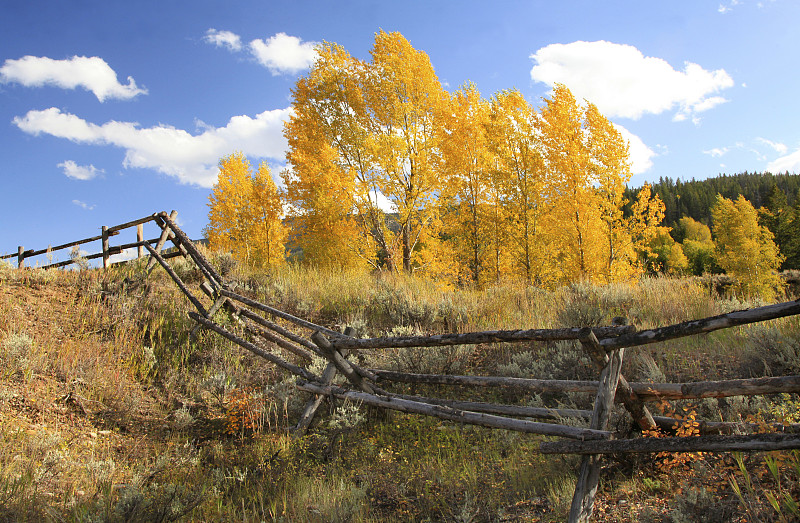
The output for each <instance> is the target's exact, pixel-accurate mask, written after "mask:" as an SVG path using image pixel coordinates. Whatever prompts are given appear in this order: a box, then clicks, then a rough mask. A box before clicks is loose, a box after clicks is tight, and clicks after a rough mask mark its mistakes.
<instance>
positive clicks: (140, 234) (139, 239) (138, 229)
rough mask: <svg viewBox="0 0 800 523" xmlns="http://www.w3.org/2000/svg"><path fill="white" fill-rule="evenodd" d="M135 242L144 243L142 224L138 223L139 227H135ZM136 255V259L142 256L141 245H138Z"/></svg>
mask: <svg viewBox="0 0 800 523" xmlns="http://www.w3.org/2000/svg"><path fill="white" fill-rule="evenodd" d="M136 241H137V242H138V243H141V242H143V241H144V224H143V223H140V224H139V225H137V226H136ZM136 254H137V256H136V258H137V259H141V258H142V256H144V246H143V245H139V247H138V248H137V253H136Z"/></svg>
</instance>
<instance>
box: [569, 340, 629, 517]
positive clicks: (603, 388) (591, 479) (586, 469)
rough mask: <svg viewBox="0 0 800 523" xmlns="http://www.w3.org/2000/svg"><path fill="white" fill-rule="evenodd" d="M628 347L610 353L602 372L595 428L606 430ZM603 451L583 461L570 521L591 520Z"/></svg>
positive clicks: (596, 405) (595, 404)
mask: <svg viewBox="0 0 800 523" xmlns="http://www.w3.org/2000/svg"><path fill="white" fill-rule="evenodd" d="M624 353H625V349H617V350H614V351H612V352H611V354H609V355H608V356H609V357H608V362H607V363H606V366H605V368H604V369H603V372H601V373H600V384H599V386H598V388H597V398H596V399H595V402H594V412H592V422H591V424H590V425H589V426H590V427H591V428H593V429H599V430H606V427H608V418H609V416H610V414H611V409H612V408H613V406H614V396H615V395H616V393H617V384H618V383H619V378H620V371H621V370H622V356H623V354H624ZM602 458H603V456H602V454H589V455H586V456H584V457H583V459H582V460H581V468H580V471H579V472H578V481H577V483H576V484H575V494H574V495H573V497H572V506H571V507H570V511H569V519H568V521H569V523H587V522H588V521H589V518H591V517H592V508H593V505H594V496H595V494H596V493H597V485H598V484H599V482H600V465H601V463H600V462H601V460H602Z"/></svg>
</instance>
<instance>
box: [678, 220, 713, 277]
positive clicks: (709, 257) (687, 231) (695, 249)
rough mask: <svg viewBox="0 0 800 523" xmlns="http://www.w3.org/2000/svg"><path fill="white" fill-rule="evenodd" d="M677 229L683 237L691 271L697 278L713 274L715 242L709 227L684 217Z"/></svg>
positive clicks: (679, 221) (684, 250)
mask: <svg viewBox="0 0 800 523" xmlns="http://www.w3.org/2000/svg"><path fill="white" fill-rule="evenodd" d="M677 228H678V231H679V232H680V233H681V235H682V236H683V241H682V242H681V245H682V247H683V252H684V254H685V255H686V258H687V259H688V261H689V271H690V272H691V273H693V274H696V275H697V276H701V275H702V274H703V273H706V272H711V270H712V269H713V266H714V242H713V241H712V240H711V229H709V228H708V225H705V224H703V223H700V222H698V221H696V220H694V219H693V218H691V217H690V216H684V217H683V218H681V219H680V220H678V227H677Z"/></svg>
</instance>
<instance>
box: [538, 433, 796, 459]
mask: <svg viewBox="0 0 800 523" xmlns="http://www.w3.org/2000/svg"><path fill="white" fill-rule="evenodd" d="M790 449H800V434H782V433H768V434H748V435H738V434H737V435H732V436H688V437H682V438H637V439H618V440H608V441H550V442H544V443H542V444H541V445H540V446H539V452H541V453H543V454H613V453H623V452H624V453H650V452H733V451H744V450H747V451H754V450H757V451H772V450H790Z"/></svg>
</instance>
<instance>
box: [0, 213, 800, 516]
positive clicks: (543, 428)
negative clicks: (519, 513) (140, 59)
mask: <svg viewBox="0 0 800 523" xmlns="http://www.w3.org/2000/svg"><path fill="white" fill-rule="evenodd" d="M175 216H176V213H175V211H173V212H172V214H171V215H167V214H166V213H165V212H161V213H157V214H153V215H152V216H149V217H146V218H142V219H141V220H134V221H132V222H128V223H126V224H123V225H118V226H115V227H109V228H105V227H104V228H103V231H102V232H103V234H102V235H101V237H94V238H89V239H86V240H80V241H79V242H71V243H68V244H64V245H60V246H58V247H56V248H52V249H51V251H52V250H56V249H60V248H66V247H70V246H73V245H78V244H81V243H86V242H90V241H96V240H97V239H100V240H101V241H102V245H103V246H102V252H101V253H100V254H98V255H94V256H95V257H101V256H102V257H103V260H104V264H103V265H104V267H107V266H108V256H109V255H110V254H112V253H113V252H114V251H115V249H120V250H121V249H124V248H131V247H138V248H139V249H140V254H143V253H142V251H141V250H146V251H147V253H148V254H149V256H150V257H151V260H150V264H149V265H150V267H152V266H153V265H152V264H154V263H158V264H159V265H161V267H163V268H164V270H165V271H166V272H167V273H168V274H169V276H170V278H172V280H173V281H174V282H175V284H176V285H177V286H178V287H179V288H180V289H181V291H182V292H183V293H184V294H185V295H186V297H187V298H188V299H189V301H190V302H191V303H192V304H193V306H194V308H195V309H196V312H189V316H190V317H191V318H192V319H193V320H194V321H195V322H196V323H197V326H196V327H195V330H196V329H197V328H201V327H202V328H206V329H209V330H211V331H213V332H216V333H217V334H219V335H220V336H223V337H224V338H226V339H228V340H230V341H232V342H233V343H236V344H237V345H239V346H240V347H242V348H244V349H246V350H249V351H251V352H253V353H254V354H256V355H258V356H260V357H262V358H264V359H266V360H267V361H269V362H270V363H273V364H275V365H277V366H278V367H280V368H281V369H283V370H285V371H287V372H289V373H291V374H293V375H295V376H296V377H297V378H298V379H297V387H298V389H299V390H302V391H305V392H308V393H310V394H311V399H310V400H309V402H308V404H307V405H306V408H305V411H304V412H303V414H302V416H301V418H300V420H299V422H298V424H297V427H296V428H295V433H296V434H298V435H301V434H304V433H305V432H306V431H307V430H308V428H309V427H310V426H311V423H312V421H313V419H314V416H315V414H316V412H317V410H318V409H319V407H320V405H321V403H322V401H323V400H324V398H326V397H328V398H336V399H349V400H353V401H358V402H361V403H363V404H365V405H371V406H375V407H379V408H384V409H391V410H398V411H402V412H408V413H414V414H421V415H426V416H434V417H437V418H441V419H445V420H450V421H453V422H456V423H466V424H474V425H481V426H485V427H490V428H496V429H505V430H514V431H519V432H524V433H531V434H540V435H545V436H553V437H556V438H559V439H557V440H555V441H544V442H542V443H540V447H539V450H540V452H542V453H546V454H558V453H575V454H582V455H583V456H584V457H583V459H582V462H581V466H580V471H579V475H578V482H577V485H576V489H575V494H574V497H573V501H572V507H571V510H570V515H569V521H571V522H573V521H588V520H589V519H590V518H591V514H592V506H593V503H594V497H595V494H596V491H597V486H598V483H599V475H600V468H601V461H602V457H603V455H605V454H609V453H630V452H639V453H643V452H700V451H708V452H727V451H757V450H758V451H760V450H784V449H798V448H800V427H798V426H796V425H791V426H776V427H775V429H776V432H774V433H769V434H754V433H750V434H735V433H734V432H743V431H747V430H748V429H753V428H754V427H749V426H748V425H747V424H742V423H726V422H712V421H701V422H700V425H699V432H700V435H698V436H691V437H665V438H627V437H619V435H618V434H615V433H613V432H612V431H610V430H609V427H608V424H609V416H610V413H611V410H612V407H613V405H614V403H615V402H616V403H620V404H622V405H623V406H624V407H625V409H627V411H628V412H629V413H630V415H631V417H632V419H633V423H635V424H636V425H637V426H638V427H639V428H640V429H642V430H652V429H655V428H657V427H661V428H664V429H667V430H670V429H672V428H673V427H674V426H675V424H676V422H678V421H679V420H676V419H673V418H669V417H663V416H653V415H652V413H651V412H650V410H649V409H648V407H647V405H646V404H647V403H649V402H655V401H664V400H677V399H697V398H721V397H728V396H747V395H762V394H775V393H800V376H782V377H765V378H755V379H738V380H727V381H708V382H695V383H663V384H654V383H630V382H628V381H627V380H626V379H625V377H624V376H623V375H622V374H621V368H622V360H623V356H624V354H625V351H626V350H633V349H635V348H637V347H640V346H643V345H647V344H651V343H657V342H662V341H666V340H671V339H677V338H681V337H685V336H693V335H698V334H704V333H708V332H712V331H716V330H719V329H726V328H730V327H734V326H738V325H745V324H750V323H755V322H761V321H767V320H771V319H776V318H782V317H787V316H792V315H796V314H800V300H797V301H790V302H785V303H779V304H775V305H768V306H764V307H758V308H753V309H747V310H742V311H736V312H731V313H728V314H721V315H718V316H713V317H709V318H703V319H698V320H693V321H687V322H683V323H678V324H675V325H670V326H666V327H661V328H656V329H648V330H641V331H637V330H636V328H635V327H634V326H631V325H612V326H606V327H592V328H562V329H528V330H496V331H485V332H470V333H460V334H438V335H433V336H403V337H392V338H369V339H359V338H357V337H355V334H356V333H355V332H354V330H353V329H351V328H347V329H345V332H344V333H340V332H337V331H335V330H332V329H329V328H326V327H324V326H321V325H316V324H314V323H311V322H309V321H306V320H304V319H302V318H298V317H296V316H293V315H291V314H288V313H286V312H284V311H281V310H279V309H276V308H274V307H271V306H269V305H267V304H264V303H261V302H259V301H257V300H254V299H251V298H248V297H247V296H244V295H242V294H240V293H238V292H236V289H235V288H234V287H233V286H232V285H230V284H228V283H226V282H225V281H224V279H223V278H222V276H221V275H220V274H219V273H218V272H217V271H216V270H215V269H214V267H213V266H212V265H211V263H209V261H208V260H207V259H206V258H205V256H203V254H202V253H201V252H200V251H199V250H198V249H197V248H196V247H195V245H194V243H193V242H192V241H191V240H190V239H189V238H188V237H187V236H186V234H185V233H184V232H183V231H182V230H181V229H180V228H179V227H178V226H177V225H176V224H175ZM147 221H154V222H155V223H156V224H157V225H158V226H159V227H160V228H161V236H160V237H159V238H158V239H156V240H146V241H145V240H143V239H142V236H141V233H139V235H138V237H137V242H136V243H132V244H127V245H121V246H119V247H116V248H111V247H108V237H109V236H111V235H112V234H114V233H116V232H117V231H119V230H121V229H124V228H127V227H133V226H140V224H142V223H146V222H147ZM167 240H168V241H171V242H172V243H173V244H174V245H175V247H176V250H175V252H174V253H173V255H176V256H177V255H183V256H185V257H186V258H187V259H189V260H191V261H192V262H194V264H195V265H196V266H197V268H198V269H199V270H200V271H201V273H202V274H203V277H204V281H203V283H202V284H200V285H199V288H200V290H201V291H202V292H203V293H204V294H206V295H207V296H208V298H209V300H206V303H210V305H204V304H203V302H202V301H201V299H200V298H198V296H197V295H196V294H195V293H193V292H192V290H190V288H189V287H188V286H187V285H186V284H185V283H184V282H183V281H182V280H181V279H180V277H179V276H178V275H177V274H176V272H175V271H174V270H173V269H172V268H171V266H170V265H169V263H167V260H166V258H167V256H164V255H162V254H161V248H162V247H163V246H164V243H165V242H166V241H167ZM153 244H155V247H154V246H153ZM42 252H46V251H24V249H23V248H22V247H20V248H19V252H18V257H19V258H18V259H19V266H20V267H22V266H23V263H22V262H23V260H24V258H25V257H28V256H34V255H36V254H41V253H42ZM9 257H12V255H8V256H4V258H9ZM87 258H90V257H87ZM64 264H65V262H62V263H60V264H52V265H50V266H48V267H47V268H50V267H57V266H63V265H64ZM220 309H225V310H226V311H227V312H228V313H230V314H231V315H232V316H233V317H234V318H236V319H237V320H238V323H239V325H240V327H241V331H242V333H235V332H232V331H231V330H229V329H228V328H226V327H223V326H222V325H221V324H220V323H218V322H216V321H215V320H214V316H215V314H217V312H218V311H220ZM279 322H280V323H279ZM287 325H291V327H287ZM192 334H194V331H193V332H192ZM557 340H576V341H578V342H579V343H580V344H581V345H582V347H583V349H584V350H585V352H586V353H587V354H588V355H589V356H590V357H591V359H592V360H593V361H594V363H595V365H596V367H597V370H598V373H599V377H598V380H597V381H564V380H547V379H521V378H510V377H502V376H452V375H430V374H411V373H404V372H397V371H388V370H382V369H368V368H364V367H362V366H360V365H359V364H357V363H356V362H354V361H353V360H352V359H348V354H351V355H352V354H357V353H358V351H360V350H364V349H369V350H380V349H398V348H408V347H440V346H447V345H467V344H483V343H519V342H532V341H544V342H547V341H557ZM278 349H280V350H278ZM281 351H284V352H285V353H288V354H291V357H287V356H285V355H282V352H281ZM315 356H317V357H321V358H324V359H325V360H326V361H327V362H328V364H327V367H326V368H325V369H324V371H323V372H322V373H321V375H319V376H318V375H315V374H314V373H312V372H311V371H310V370H309V364H310V363H311V362H312V359H313V358H314V357H315ZM290 359H291V360H294V361H300V362H301V363H300V364H296V363H292V362H291V361H289V360H290ZM337 374H341V375H343V376H344V377H345V378H346V380H345V384H346V385H345V386H337V385H334V384H333V379H334V377H335V376H336V375H337ZM396 383H417V384H429V385H440V386H466V387H503V388H506V389H513V390H517V391H520V392H521V393H524V394H531V393H541V392H585V393H589V394H594V395H595V403H594V409H593V410H591V411H589V410H577V409H549V408H534V407H525V406H518V405H499V404H493V403H483V402H473V401H469V402H468V401H454V400H448V399H442V398H428V397H419V396H409V395H404V394H399V393H395V392H391V391H387V390H386V388H388V387H390V386H391V385H392V384H396ZM568 417H571V418H582V419H584V420H585V421H586V423H585V424H586V425H588V426H585V427H576V426H572V425H565V424H561V423H559V421H560V420H562V419H563V418H568ZM534 420H537V421H534Z"/></svg>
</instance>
